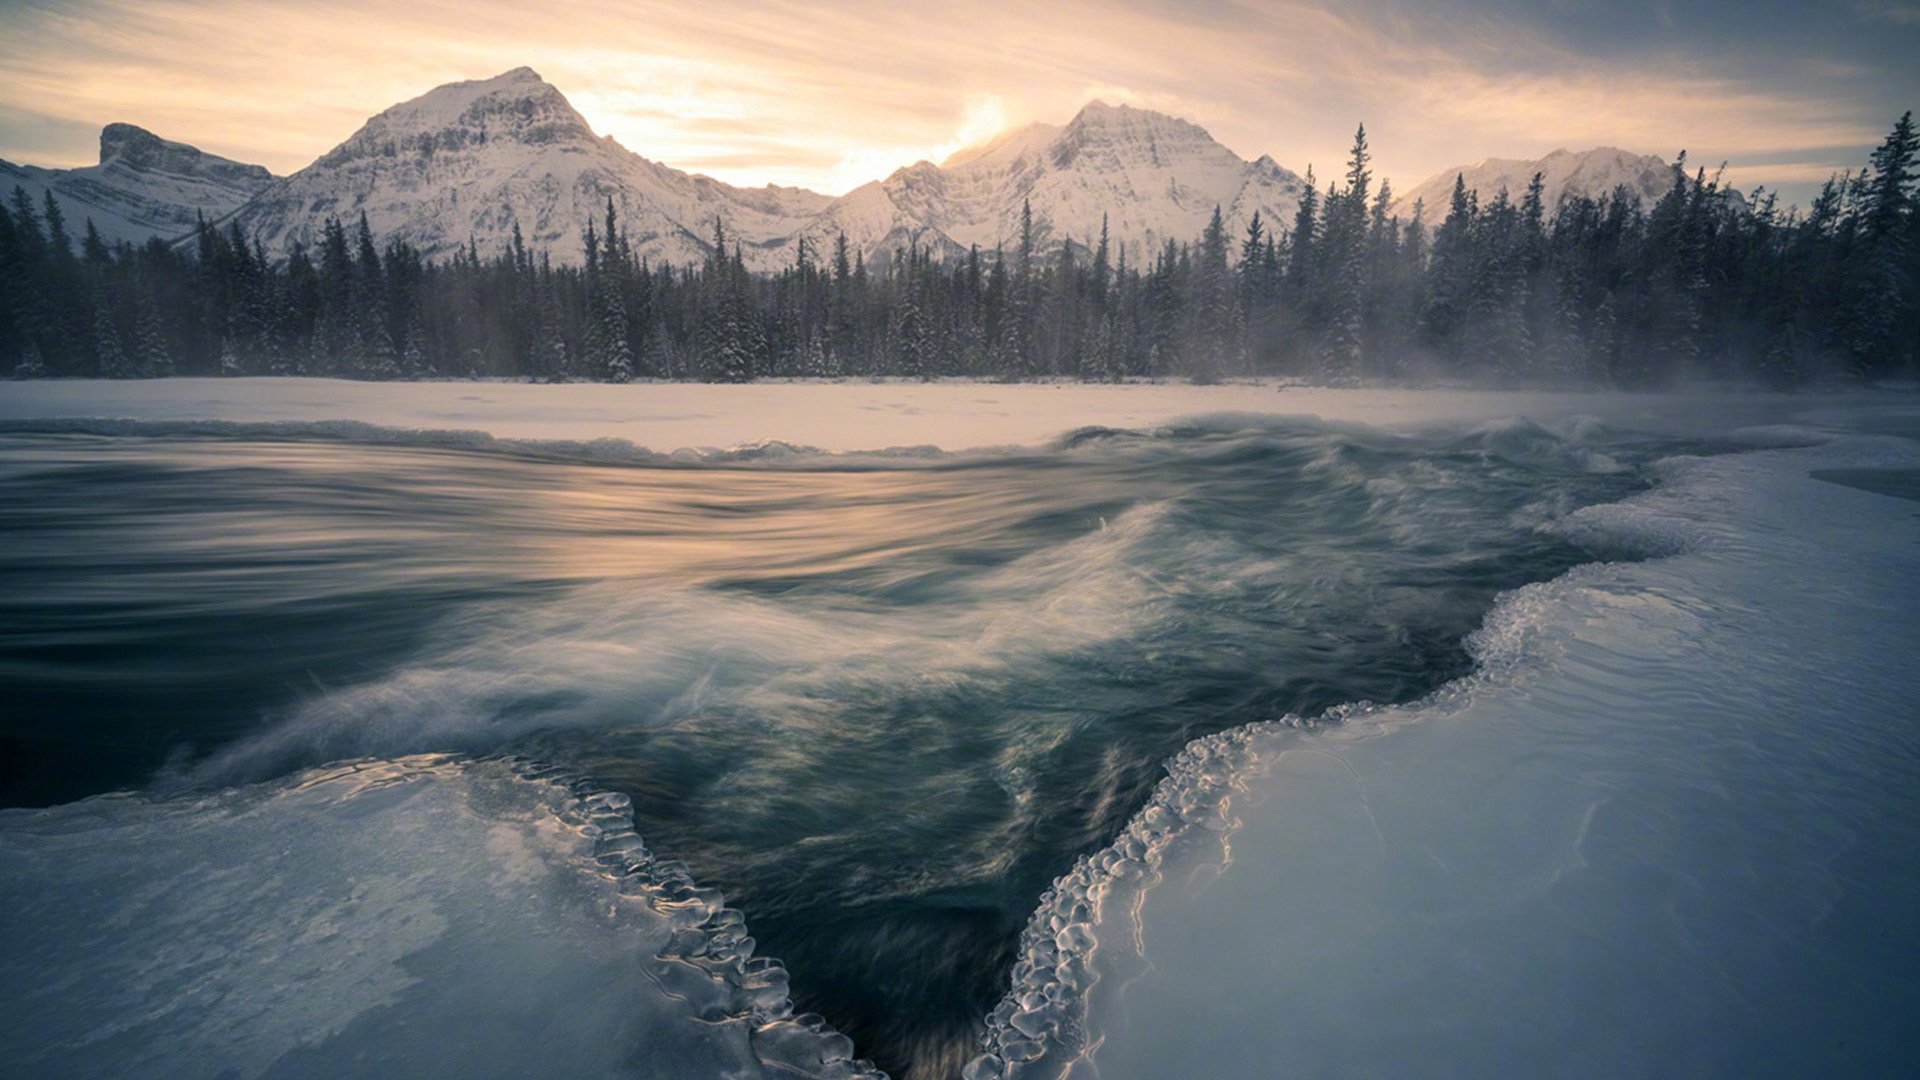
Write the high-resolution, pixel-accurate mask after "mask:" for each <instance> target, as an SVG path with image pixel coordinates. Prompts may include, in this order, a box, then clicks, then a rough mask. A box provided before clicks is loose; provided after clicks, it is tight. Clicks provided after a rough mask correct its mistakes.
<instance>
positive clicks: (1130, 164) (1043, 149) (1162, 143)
mask: <svg viewBox="0 0 1920 1080" xmlns="http://www.w3.org/2000/svg"><path fill="white" fill-rule="evenodd" d="M882 186H883V187H884V188H885V190H886V192H887V195H888V197H889V199H890V200H891V202H892V203H893V205H895V206H897V207H899V208H900V209H901V211H902V213H903V214H905V215H906V216H907V217H909V218H911V219H912V220H914V221H916V222H918V223H920V224H922V225H924V226H926V227H927V228H929V229H931V230H935V231H937V232H938V233H939V234H940V235H941V236H943V237H945V238H946V239H948V240H950V241H951V242H952V243H953V244H954V245H955V246H957V247H959V248H965V247H968V246H970V245H973V244H978V245H980V246H981V247H982V248H991V247H993V246H994V245H995V244H997V243H1001V242H1003V241H1005V242H1011V241H1012V240H1013V239H1014V238H1015V237H1017V236H1018V235H1019V230H1020V214H1021V208H1022V206H1023V204H1026V203H1027V202H1029V201H1030V202H1031V205H1032V207H1033V217H1034V221H1035V223H1036V225H1038V226H1040V228H1041V232H1042V236H1043V246H1044V241H1045V240H1051V241H1053V242H1058V241H1061V240H1073V241H1076V242H1079V243H1081V244H1084V245H1087V246H1091V245H1092V244H1094V243H1095V242H1097V240H1098V237H1099V235H1100V220H1101V216H1102V215H1103V214H1104V215H1106V216H1107V218H1108V229H1109V232H1110V236H1111V239H1112V242H1113V243H1114V244H1115V245H1116V247H1117V248H1122V247H1123V248H1124V249H1125V250H1126V253H1127V257H1128V260H1129V261H1131V262H1136V263H1137V262H1141V261H1145V260H1146V259H1148V258H1150V257H1151V255H1152V253H1153V252H1154V251H1155V250H1156V249H1158V248H1159V247H1160V246H1161V245H1162V244H1165V243H1166V242H1167V241H1168V240H1175V241H1179V242H1186V241H1189V240H1192V239H1194V238H1195V237H1197V236H1199V234H1200V232H1201V230H1202V229H1204V228H1205V227H1206V224H1207V220H1208V218H1210V217H1211V216H1212V214H1213V210H1214V207H1216V206H1218V207H1219V208H1220V209H1221V211H1222V213H1223V214H1224V215H1225V218H1226V223H1227V227H1228V229H1229V230H1231V231H1233V232H1235V233H1238V232H1239V231H1240V230H1241V229H1244V228H1245V226H1246V223H1247V220H1248V219H1249V218H1251V217H1252V216H1253V214H1254V213H1255V212H1256V211H1258V212H1259V213H1260V214H1261V216H1262V218H1264V219H1265V220H1266V221H1267V222H1268V223H1270V224H1283V223H1285V222H1286V221H1288V220H1290V219H1291V217H1292V215H1293V212H1294V210H1295V209H1296V208H1297V207H1298V206H1299V201H1300V195H1301V193H1302V191H1303V190H1304V185H1303V184H1302V182H1301V180H1300V178H1299V177H1297V176H1295V175H1294V174H1293V173H1291V172H1288V171H1287V170H1285V169H1283V168H1280V167H1279V166H1278V165H1275V164H1274V163H1273V161H1272V160H1271V159H1269V158H1265V157H1262V158H1261V159H1259V160H1258V161H1254V162H1248V161H1244V160H1242V159H1241V158H1240V157H1239V156H1238V155H1237V154H1235V153H1234V152H1233V151H1231V150H1229V149H1227V148H1226V147H1224V146H1222V145H1220V144H1219V143H1217V142H1215V141H1214V140H1213V137H1212V136H1210V135H1208V134H1207V133H1206V131H1205V130H1204V129H1202V128H1200V127H1199V126H1198V125H1195V124H1192V123H1189V122H1187V121H1185V120H1181V119H1178V118H1176V117H1171V116H1166V115H1163V114H1160V113H1156V112H1151V111H1148V110H1145V109H1136V108H1132V107H1130V106H1126V105H1118V106H1114V105H1107V104H1105V103H1103V102H1097V101H1096V102H1093V103H1092V104H1089V105H1088V106H1086V107H1085V108H1084V109H1082V110H1080V113H1079V115H1078V116H1075V117H1074V118H1073V120H1072V122H1070V123H1069V124H1067V126H1066V127H1064V128H1052V127H1048V126H1046V125H1040V124H1036V125H1031V126H1029V127H1026V128H1021V129H1019V130H1016V131H1014V132H1010V133H1008V134H1007V135H1003V136H1001V137H1000V138H998V139H995V140H993V141H992V142H990V143H988V144H986V145H984V146H982V147H979V148H977V149H973V150H963V151H961V152H960V153H958V154H955V155H954V156H953V157H951V158H949V159H948V160H947V163H946V164H945V165H944V166H934V165H930V164H927V163H925V162H922V163H920V164H918V165H915V166H912V167H910V168H906V169H901V170H900V171H898V172H896V173H894V174H893V175H892V176H890V177H888V178H887V179H886V181H885V182H884V183H883V185H882ZM1116 257H1117V251H1116Z"/></svg>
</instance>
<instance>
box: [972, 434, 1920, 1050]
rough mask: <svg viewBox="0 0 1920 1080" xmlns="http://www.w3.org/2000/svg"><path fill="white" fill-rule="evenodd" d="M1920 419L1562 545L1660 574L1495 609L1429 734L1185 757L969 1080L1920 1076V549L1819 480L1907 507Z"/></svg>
mask: <svg viewBox="0 0 1920 1080" xmlns="http://www.w3.org/2000/svg"><path fill="white" fill-rule="evenodd" d="M1899 411H1900V410H1899V409H1898V408H1896V409H1895V410H1894V412H1895V413H1896V414H1897V413H1898V412H1899ZM1805 419H1807V420H1808V421H1810V422H1813V423H1817V424H1820V425H1822V426H1828V425H1842V426H1852V424H1855V423H1859V418H1857V417H1856V418H1851V422H1850V418H1848V417H1846V416H1843V415H1841V414H1840V413H1839V411H1838V410H1834V409H1815V410H1812V411H1811V412H1810V414H1809V415H1808V416H1807V417H1806V418H1805ZM1889 419H1892V420H1893V423H1892V424H1889V423H1887V422H1886V421H1888V420H1889ZM1915 419H1916V417H1915V415H1914V413H1913V411H1912V410H1911V407H1908V408H1907V409H1906V415H1905V416H1904V418H1898V417H1894V418H1889V417H1886V416H1882V417H1879V418H1877V419H1874V418H1869V420H1868V422H1866V423H1864V424H1860V426H1862V427H1865V428H1867V429H1869V430H1874V429H1880V430H1886V429H1888V428H1889V427H1896V428H1897V427H1904V430H1905V431H1906V432H1907V433H1908V435H1909V437H1908V438H1905V439H1902V438H1892V437H1886V436H1872V435H1869V436H1853V437H1841V438H1839V439H1837V440H1835V441H1833V442H1830V443H1827V444H1826V445H1822V446H1817V447H1812V448H1801V449H1780V450H1762V451H1758V452H1754V453H1750V454H1741V455H1735V456H1730V457H1719V458H1705V459H1695V458H1683V459H1676V460H1675V461H1674V462H1672V464H1671V467H1670V468H1669V470H1668V472H1669V475H1668V477H1667V479H1666V481H1665V483H1663V485H1662V486H1661V487H1660V488H1658V489H1656V490H1655V491H1654V492H1651V493H1649V494H1647V495H1644V496H1641V497H1637V498H1634V499H1630V500H1628V501H1627V502H1625V503H1619V504H1611V505H1605V506H1597V507H1593V508H1590V509H1589V510H1588V511H1584V512H1582V513H1581V514H1578V515H1575V521H1574V522H1573V525H1574V526H1575V527H1577V528H1591V529H1598V530H1602V531H1605V532H1608V533H1614V534H1619V535H1625V536H1635V537H1639V538H1640V539H1642V540H1645V541H1648V542H1650V543H1652V544H1653V545H1654V546H1656V547H1671V548H1673V549H1675V550H1678V551H1680V552H1681V553H1680V554H1676V555H1671V556H1667V557H1663V558H1657V559H1654V560H1652V561H1649V562H1639V563H1619V564H1611V563H1603V564H1589V565H1587V566H1583V567H1581V568H1579V569H1577V570H1575V571H1574V572H1572V573H1570V574H1568V575H1565V576H1563V577H1561V578H1558V579H1555V580H1553V581H1550V582H1546V583H1542V584H1539V585H1534V586H1529V587H1527V588H1524V589H1521V590H1518V591H1516V592H1514V593H1510V594H1507V596H1506V597H1504V598H1503V601H1502V603H1501V605H1500V607H1499V608H1497V609H1496V611H1495V612H1494V613H1493V615H1491V616H1490V617H1489V619H1488V623H1487V626H1486V627H1485V628H1483V630H1482V631H1481V632H1480V634H1479V635H1477V640H1476V652H1477V655H1478V659H1479V667H1478V669H1477V670H1476V672H1475V673H1474V674H1473V675H1472V676H1469V677H1468V678H1467V679H1464V680H1462V681H1461V682H1459V683H1456V684H1453V685H1452V686H1450V687H1448V688H1447V689H1445V690H1443V691H1442V692H1441V693H1440V694H1438V695H1436V696H1435V697H1434V698H1432V699H1429V700H1428V701H1425V702H1420V703H1415V704H1413V705H1409V706H1403V707H1399V708H1391V709H1380V710H1373V709H1364V708H1363V709H1360V710H1357V711H1355V712H1353V713H1352V714H1349V715H1347V716H1344V717H1343V718H1342V720H1343V722H1342V723H1340V724H1337V725H1333V726H1318V727H1315V728H1314V729H1313V730H1311V731H1309V732H1306V733H1302V732H1300V731H1298V730H1295V728H1294V727H1293V726H1292V725H1289V724H1271V725H1255V726H1254V727H1253V728H1252V729H1240V730H1238V731H1235V732H1227V733H1223V734H1222V735H1220V736H1215V737H1213V738H1211V739H1208V740H1202V741H1201V743H1198V744H1196V745H1195V747H1193V748H1190V752H1189V753H1188V754H1184V755H1182V757H1181V759H1180V760H1178V761H1176V763H1175V764H1174V766H1173V773H1174V775H1173V777H1172V778H1171V779H1170V780H1169V781H1168V783H1167V784H1166V785H1165V786H1164V787H1163V790H1162V792H1161V796H1160V797H1159V798H1158V799H1157V800H1156V806H1157V807H1159V809H1158V810H1157V811H1155V810H1153V809H1150V810H1149V811H1148V812H1147V813H1146V814H1143V815H1142V816H1141V817H1140V818H1138V819H1136V822H1135V824H1134V826H1133V828H1131V829H1130V830H1129V833H1128V834H1127V835H1126V836H1123V837H1122V839H1121V841H1119V842H1118V843H1117V844H1116V845H1115V847H1114V848H1112V849H1109V850H1108V851H1106V852H1102V853H1101V854H1100V855H1098V856H1096V857H1095V858H1094V859H1093V860H1091V861H1090V862H1089V863H1086V864H1083V865H1082V867H1081V868H1079V869H1078V870H1077V871H1076V872H1075V873H1074V874H1071V875H1068V876H1067V877H1066V878H1063V879H1062V882H1061V885H1060V886H1057V887H1056V890H1055V893H1054V894H1053V895H1052V896H1051V898H1050V903H1049V904H1046V905H1043V906H1042V908H1041V909H1040V910H1039V911H1038V912H1037V913H1036V915H1035V918H1034V922H1033V924H1032V926H1031V927H1030V929H1029V933H1028V937H1027V939H1026V947H1025V951H1024V954H1023V955H1024V957H1025V959H1024V960H1023V964H1022V967H1021V969H1020V971H1019V972H1018V973H1017V974H1018V979H1017V981H1016V984H1015V986H1014V988H1013V991H1012V992H1011V993H1010V994H1009V995H1008V998H1007V999H1006V1000H1005V1001H1004V1002H1003V1003H1002V1006H1001V1008H1000V1010H998V1012H997V1013H996V1021H995V1025H994V1033H993V1035H992V1036H991V1038H990V1041H989V1048H990V1049H992V1050H995V1051H998V1053H997V1054H995V1055H993V1056H989V1057H985V1058H982V1059H979V1060H977V1061H976V1062H975V1063H974V1064H973V1066H972V1067H971V1068H970V1070H969V1073H968V1076H969V1080H980V1078H986V1077H995V1076H1002V1075H1005V1076H1017V1077H1060V1076H1070V1077H1093V1076H1098V1077H1101V1078H1103V1080H1114V1078H1124V1077H1134V1076H1138V1077H1156V1076H1167V1075H1175V1074H1179V1073H1192V1074H1196V1075H1223V1076H1224V1075H1276V1074H1293V1073H1302V1074H1308V1075H1314V1074H1323V1073H1342V1074H1345V1073H1358V1074H1366V1075H1396V1076H1456V1075H1458V1076H1465V1075H1504V1074H1511V1073H1523V1074H1530V1075H1549V1074H1551V1075H1594V1076H1619V1075H1673V1074H1683V1075H1684V1074H1693V1075H1703V1074H1717V1075H1729V1074H1742V1075H1744V1074H1751V1075H1770V1074H1778V1075H1812V1074H1817V1073H1829V1074H1832V1073H1837V1072H1849V1071H1851V1072H1856V1073H1875V1074H1892V1073H1895V1072H1901V1071H1905V1070H1910V1069H1912V1068H1914V1067H1915V1066H1916V1065H1917V1064H1920V1046H1916V1045H1914V1044H1913V1042H1912V1040H1911V1039H1910V1038H1908V1037H1906V1035H1905V1032H1906V1026H1905V1025H1906V1018H1907V1017H1908V1016H1909V1015H1910V1012H1911V1008H1912V1006H1913V997H1912V989H1911V986H1910V984H1908V983H1907V982H1906V981H1905V973H1906V972H1907V971H1909V970H1910V966H1911V964H1912V962H1913V961H1914V959H1915V957H1916V956H1920V937H1916V935H1915V934H1914V932H1913V931H1912V929H1911V927H1910V926H1908V925H1907V920H1906V919H1905V917H1904V914H1903V913H1905V912H1909V911H1911V910H1913V909H1914V907H1915V906H1916V905H1920V857H1916V855H1915V854H1914V853H1915V852H1916V851H1920V799H1917V798H1916V796H1915V794H1914V792H1915V791H1916V790H1920V767H1916V765H1915V761H1916V756H1915V754H1914V750H1915V747H1916V746H1920V741H1917V740H1920V733H1916V732H1915V731H1914V730H1913V729H1912V728H1911V722H1912V717H1913V715H1914V713H1913V708H1914V706H1913V703H1914V702H1915V701H1916V700H1920V674H1917V673H1916V669H1915V668H1914V667H1913V666H1912V664H1911V658H1912V656H1913V655H1915V653H1916V652H1920V611H1916V608H1915V602H1914V600H1913V598H1914V597H1915V596H1920V527H1916V521H1917V520H1920V515H1916V514H1915V512H1914V506H1913V504H1912V502H1911V501H1909V500H1910V497H1909V496H1904V495H1899V494H1876V493H1873V492H1872V491H1871V490H1860V489H1856V488H1855V487H1851V486H1843V485H1842V484H1841V483H1840V482H1838V481H1832V482H1830V481H1829V480H1827V479H1822V478H1820V476H1819V474H1820V473H1821V472H1822V471H1824V470H1839V471H1840V472H1841V473H1842V474H1843V475H1844V474H1846V473H1863V472H1871V473H1874V474H1877V475H1880V476H1883V477H1884V476H1887V475H1892V476H1896V477H1904V478H1905V483H1907V484H1909V485H1910V484H1911V481H1912V478H1914V477H1917V476H1920V444H1916V443H1915V442H1913V441H1912V435H1913V433H1915V432H1920V424H1915V423H1914V420H1915ZM1755 434H1756V435H1759V436H1762V437H1763V438H1764V436H1766V435H1767V434H1769V433H1755ZM1779 434H1786V433H1785V432H1782V433H1779ZM1195 751H1197V755H1196V753H1195ZM1156 815H1157V817H1156ZM1003 1057H1004V1058H1005V1059H1006V1060H1002V1058H1003Z"/></svg>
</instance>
